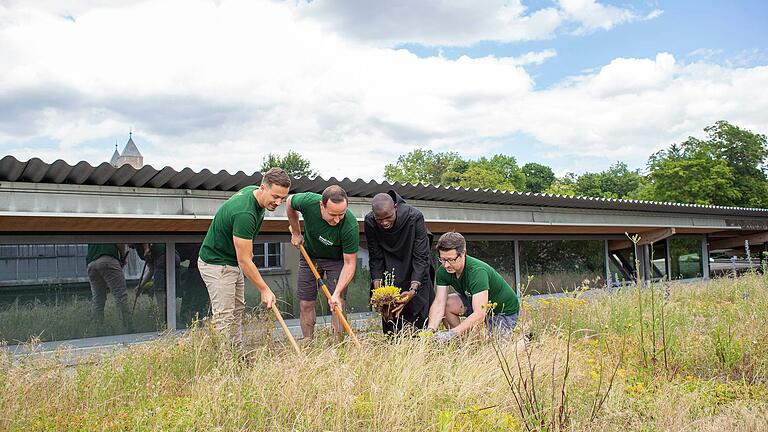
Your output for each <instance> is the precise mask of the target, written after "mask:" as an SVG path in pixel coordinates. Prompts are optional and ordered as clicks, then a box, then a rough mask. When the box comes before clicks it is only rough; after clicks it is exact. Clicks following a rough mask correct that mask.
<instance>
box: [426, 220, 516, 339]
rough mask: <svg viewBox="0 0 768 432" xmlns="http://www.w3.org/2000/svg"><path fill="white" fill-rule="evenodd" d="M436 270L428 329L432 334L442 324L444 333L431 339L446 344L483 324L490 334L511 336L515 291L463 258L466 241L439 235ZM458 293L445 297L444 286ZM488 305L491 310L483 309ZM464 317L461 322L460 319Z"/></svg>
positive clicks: (497, 276) (489, 270) (483, 266)
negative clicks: (444, 327)
mask: <svg viewBox="0 0 768 432" xmlns="http://www.w3.org/2000/svg"><path fill="white" fill-rule="evenodd" d="M437 252H438V253H439V254H440V264H441V266H440V268H439V269H438V270H437V280H436V283H435V300H434V301H433V302H432V306H431V307H430V308H429V324H428V326H427V327H428V329H429V330H431V331H433V332H434V331H435V329H437V328H438V326H439V325H440V321H443V322H444V323H445V324H446V326H447V327H448V330H447V331H442V332H439V333H437V334H436V335H435V338H436V339H437V340H438V341H440V342H445V341H448V340H450V339H452V338H454V337H456V336H458V335H461V334H464V333H466V332H467V331H469V330H470V329H472V328H473V327H475V326H476V325H478V324H480V323H482V322H485V324H486V325H487V326H488V331H489V332H491V333H496V334H499V333H506V334H511V333H512V330H513V329H514V328H515V325H516V324H517V318H518V316H519V312H520V302H519V301H518V299H517V294H515V290H513V289H512V287H510V286H509V284H508V283H507V282H506V281H505V280H504V278H502V277H501V275H500V274H499V272H497V271H496V270H494V269H493V268H492V267H491V266H489V265H488V264H486V263H485V262H483V261H481V260H479V259H477V258H473V257H471V256H469V255H467V242H466V241H465V240H464V236H462V235H461V234H459V233H457V232H448V233H445V234H443V235H442V236H441V237H440V239H439V240H438V241H437ZM449 286H451V287H453V289H454V290H456V292H458V294H448V287H449ZM489 304H490V305H491V306H490V307H492V308H493V309H492V310H490V311H489V310H487V309H488V307H489ZM462 316H465V317H466V319H464V320H463V321H462V320H461V318H460V317H462Z"/></svg>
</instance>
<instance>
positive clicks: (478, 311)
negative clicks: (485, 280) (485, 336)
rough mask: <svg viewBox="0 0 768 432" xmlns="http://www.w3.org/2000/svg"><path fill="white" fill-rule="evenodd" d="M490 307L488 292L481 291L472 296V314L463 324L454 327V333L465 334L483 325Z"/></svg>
mask: <svg viewBox="0 0 768 432" xmlns="http://www.w3.org/2000/svg"><path fill="white" fill-rule="evenodd" d="M487 305H488V290H485V291H480V292H479V293H477V294H475V295H473V296H472V314H470V315H469V316H468V317H466V318H465V319H464V320H463V321H462V322H461V324H459V325H457V326H456V327H454V329H453V331H455V332H456V333H457V334H463V333H465V332H467V331H468V330H470V329H472V328H473V327H474V326H476V325H478V324H481V323H482V322H483V320H484V319H485V313H486V310H485V309H486V306H487Z"/></svg>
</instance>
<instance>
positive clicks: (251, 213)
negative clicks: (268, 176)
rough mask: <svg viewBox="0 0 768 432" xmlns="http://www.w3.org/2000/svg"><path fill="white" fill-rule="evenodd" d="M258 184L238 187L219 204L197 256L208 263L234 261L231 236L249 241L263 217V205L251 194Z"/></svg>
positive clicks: (225, 263)
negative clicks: (236, 190)
mask: <svg viewBox="0 0 768 432" xmlns="http://www.w3.org/2000/svg"><path fill="white" fill-rule="evenodd" d="M258 188H259V187H258V186H248V187H245V188H243V189H240V191H238V192H237V193H236V194H234V195H232V196H231V197H230V198H229V199H228V200H227V201H226V202H225V203H224V204H222V206H221V207H220V208H219V210H218V211H217V212H216V216H214V217H213V222H211V226H209V227H208V233H207V234H206V235H205V240H203V245H202V247H200V259H202V260H203V261H204V262H206V263H208V264H216V265H231V266H236V265H237V253H236V252H235V243H234V242H233V240H232V237H238V238H241V239H246V240H251V241H252V240H253V239H254V238H255V237H256V234H258V233H259V228H261V221H263V220H264V209H263V208H262V207H261V206H260V205H259V203H258V202H257V201H256V197H255V196H253V191H255V190H256V189H258Z"/></svg>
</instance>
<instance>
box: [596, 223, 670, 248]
mask: <svg viewBox="0 0 768 432" xmlns="http://www.w3.org/2000/svg"><path fill="white" fill-rule="evenodd" d="M639 234H640V241H639V242H637V245H638V246H642V245H647V244H651V243H656V242H658V241H661V240H664V239H665V238H667V237H671V236H673V235H675V228H661V229H657V230H651V231H645V232H642V233H639ZM632 246H633V244H632V242H631V241H630V240H629V239H627V240H611V241H609V242H608V250H612V251H615V250H621V249H627V248H631V247H632Z"/></svg>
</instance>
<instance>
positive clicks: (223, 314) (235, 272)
mask: <svg viewBox="0 0 768 432" xmlns="http://www.w3.org/2000/svg"><path fill="white" fill-rule="evenodd" d="M197 268H198V269H199V270H200V276H201V277H202V278H203V282H205V286H206V288H208V296H209V297H210V298H211V309H212V310H213V320H212V322H213V327H214V328H215V329H216V330H218V331H219V332H222V333H226V334H228V335H229V337H230V338H232V341H233V342H234V343H235V344H236V345H238V346H242V344H243V313H244V312H245V278H244V277H243V272H242V271H241V270H240V267H237V266H230V265H216V264H208V263H207V262H205V261H203V260H201V259H199V258H198V260H197Z"/></svg>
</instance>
